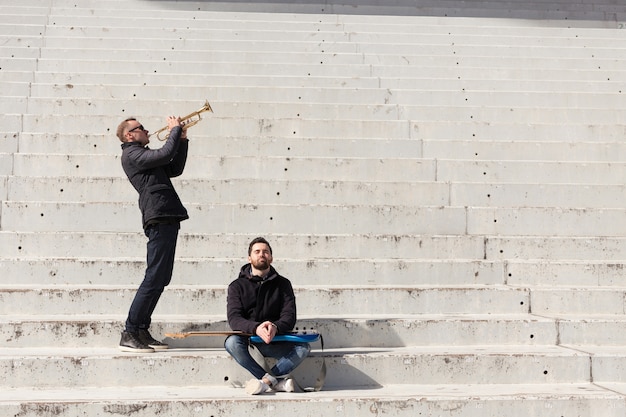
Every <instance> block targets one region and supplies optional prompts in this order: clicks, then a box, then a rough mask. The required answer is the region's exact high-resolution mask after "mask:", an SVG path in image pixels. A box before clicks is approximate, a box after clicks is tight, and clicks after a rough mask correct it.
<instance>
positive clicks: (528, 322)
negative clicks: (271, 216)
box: [0, 313, 626, 349]
mask: <svg viewBox="0 0 626 417" xmlns="http://www.w3.org/2000/svg"><path fill="white" fill-rule="evenodd" d="M125 319H126V317H124V316H123V315H121V314H118V315H111V314H101V315H84V316H81V317H76V316H75V315H56V316H52V315H50V316H38V317H37V318H33V317H29V316H26V315H22V316H20V315H8V316H2V317H0V334H1V335H2V344H1V346H2V347H6V348H18V347H22V348H29V347H42V348H43V347H46V346H56V347H67V348H71V347H73V346H75V347H92V348H97V347H105V346H111V347H114V346H115V343H116V342H117V341H118V340H119V337H120V332H121V330H122V328H123V322H124V320H125ZM154 319H155V320H154V323H153V326H152V329H151V332H152V333H153V335H154V336H155V337H158V338H160V339H164V340H166V342H167V343H168V345H169V346H170V348H179V349H186V348H194V349H196V348H216V349H219V348H222V347H223V342H224V337H217V336H216V337H187V338H171V337H165V334H170V333H181V332H187V331H210V330H220V331H221V330H226V329H228V325H227V323H226V322H225V313H224V314H221V315H215V316H208V315H190V314H184V315H178V316H172V315H162V314H160V315H159V314H158V315H155V317H154ZM625 321H626V319H624V318H621V319H620V318H618V317H615V316H611V317H608V316H607V317H597V318H596V317H593V319H590V318H587V319H581V318H573V319H569V318H567V317H566V316H559V318H558V319H557V318H547V317H539V316H536V315H529V314H458V315H438V314H416V315H391V316H385V315H382V316H381V315H375V316H371V315H362V316H358V315H354V316H345V317H342V316H331V317H325V316H324V315H314V316H307V315H302V316H301V317H300V319H299V320H298V323H297V325H296V328H297V329H298V330H307V329H315V330H317V331H318V332H320V333H321V334H322V336H323V338H324V346H325V348H359V347H380V348H384V347H392V348H394V347H406V346H447V345H458V346H482V345H552V344H556V343H557V341H558V340H559V339H560V338H562V341H561V343H569V344H573V345H574V344H580V342H586V341H587V340H588V339H590V338H591V337H592V336H595V335H599V334H600V333H601V332H606V331H607V330H612V331H613V333H612V334H611V335H610V336H609V335H608V334H605V336H603V337H602V338H601V339H600V340H608V339H609V338H610V342H611V344H613V345H616V344H618V343H620V342H621V341H622V339H623V334H624V333H623V332H621V329H623V327H624V326H625V325H626V323H625ZM580 329H584V336H583V334H580V333H578V332H576V331H577V330H580ZM316 346H318V347H319V346H320V345H319V344H316Z"/></svg>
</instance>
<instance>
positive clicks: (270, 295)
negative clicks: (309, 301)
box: [226, 264, 296, 334]
mask: <svg viewBox="0 0 626 417" xmlns="http://www.w3.org/2000/svg"><path fill="white" fill-rule="evenodd" d="M250 271H251V265H250V264H246V265H244V266H242V267H241V270H240V271H239V277H238V278H237V279H236V280H234V281H233V282H231V283H230V285H229V286H228V297H227V301H226V303H227V307H226V314H227V317H228V324H229V325H230V327H231V329H233V330H239V331H242V332H245V333H250V334H255V331H256V328H257V327H258V326H259V324H261V323H263V322H264V321H266V320H269V321H271V322H272V323H274V324H275V325H276V326H277V327H278V333H286V332H289V331H291V330H292V329H293V327H294V326H295V325H296V297H295V295H294V292H293V287H292V286H291V282H290V281H289V280H288V279H287V278H285V277H283V276H281V275H279V274H278V272H276V270H275V269H274V268H273V267H270V272H269V273H268V275H267V278H266V279H265V280H261V279H260V278H259V277H251V275H250V274H251V272H250Z"/></svg>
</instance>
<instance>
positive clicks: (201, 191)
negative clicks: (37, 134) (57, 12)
mask: <svg viewBox="0 0 626 417" xmlns="http://www.w3.org/2000/svg"><path fill="white" fill-rule="evenodd" d="M174 183H175V185H176V189H177V190H178V191H179V194H180V195H181V196H183V197H185V198H186V196H190V195H193V196H197V197H195V198H194V200H195V201H196V203H199V204H236V203H240V202H241V201H255V202H257V203H259V204H276V203H278V202H280V203H283V204H305V203H306V204H348V205H353V204H370V205H372V204H373V205H400V206H410V205H425V206H438V205H445V204H450V205H452V206H472V207H520V206H522V207H523V206H526V207H581V208H583V207H586V208H595V209H603V208H607V209H608V208H612V209H618V208H622V207H623V205H624V199H623V195H624V188H625V186H624V185H616V184H613V185H604V184H513V183H507V184H502V183H493V184H489V183H487V184H485V183H464V182H455V183H452V184H446V183H442V182H427V181H424V182H408V181H407V182H399V181H398V182H371V183H369V182H368V183H361V182H358V181H319V180H317V181H316V180H300V181H293V180H269V179H268V180H262V179H261V180H254V179H232V180H227V179H225V180H212V179H194V178H190V179H184V180H175V181H174ZM94 189H97V190H99V192H100V193H102V194H104V195H107V196H108V198H109V200H110V201H117V202H122V201H123V202H136V201H137V193H136V191H135V190H134V189H133V188H132V187H130V186H129V184H128V181H127V180H126V179H125V178H119V177H118V178H115V177H16V176H7V177H0V193H1V195H4V196H6V199H7V200H9V201H21V202H26V201H32V199H33V198H36V199H37V200H38V201H59V202H61V201H65V202H79V201H85V200H86V199H87V198H88V197H90V196H92V195H93V193H94ZM207 190H210V192H206V191H207ZM416 196H419V198H417V197H416Z"/></svg>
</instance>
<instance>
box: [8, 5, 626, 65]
mask: <svg viewBox="0 0 626 417" xmlns="http://www.w3.org/2000/svg"><path fill="white" fill-rule="evenodd" d="M81 19H87V17H81ZM99 20H103V19H101V18H99ZM114 20H119V17H116V18H114ZM148 22H149V20H146V21H145V23H148ZM101 24H106V22H101ZM296 25H297V26H298V27H299V28H300V31H289V28H285V31H286V32H289V33H290V34H291V33H293V34H294V35H295V36H294V37H295V38H296V39H294V40H290V41H288V42H285V41H284V40H283V41H279V42H275V41H273V40H271V39H265V38H266V37H269V38H272V37H273V36H272V32H268V31H261V30H254V29H249V28H246V29H243V30H241V31H237V33H236V34H234V33H233V29H232V28H230V29H228V30H225V31H223V32H216V31H215V30H214V29H212V30H211V31H210V33H207V35H208V36H210V37H211V38H210V40H208V39H202V38H199V39H198V38H197V37H199V36H200V35H199V34H196V39H195V40H194V39H191V40H188V41H187V42H184V43H183V42H181V41H180V39H179V40H177V41H176V42H170V41H168V39H161V40H159V39H151V40H150V41H149V42H146V41H145V40H144V45H141V44H139V45H136V44H134V43H133V44H132V45H128V46H127V47H122V48H120V44H119V41H120V40H121V39H117V42H118V43H117V45H115V44H114V43H113V41H115V39H106V42H105V40H104V39H103V38H100V41H93V42H89V48H88V49H86V48H85V47H81V45H80V43H79V44H78V45H74V44H72V47H68V42H67V41H66V42H65V43H64V44H63V43H60V42H58V43H57V46H55V45H51V44H49V43H46V45H45V47H42V48H40V49H39V48H32V47H27V46H21V45H18V46H7V48H6V49H4V50H3V51H2V52H0V56H7V57H8V56H21V57H29V58H33V57H38V56H41V58H44V59H60V58H62V57H64V56H65V57H68V58H69V59H77V58H80V59H82V60H89V59H97V58H99V57H101V56H102V55H103V54H107V55H109V56H110V58H111V59H112V60H122V59H123V58H122V57H123V56H124V55H127V54H132V55H134V56H135V57H136V59H137V60H140V61H157V60H166V61H184V60H187V59H188V58H189V55H190V54H197V55H200V56H201V57H202V59H203V60H205V61H211V62H230V61H238V60H240V59H241V58H242V55H245V57H246V61H247V62H250V61H254V62H259V63H262V62H289V59H288V58H293V60H295V61H298V62H300V63H308V64H319V63H324V64H327V65H336V64H340V65H345V64H352V65H362V64H364V63H372V61H369V59H368V57H369V56H376V57H378V58H379V62H384V63H385V65H398V64H399V63H400V58H401V57H405V58H406V59H407V61H412V60H413V59H415V58H417V57H418V56H430V57H440V58H443V57H451V56H454V57H456V58H457V59H459V60H466V59H474V58H476V57H484V58H485V59H490V60H493V61H496V62H499V61H501V60H503V59H514V60H517V59H522V58H523V59H528V60H536V59H541V60H542V61H546V60H547V61H550V60H552V59H553V57H554V56H565V57H567V58H566V59H567V60H568V63H574V66H575V67H578V66H579V65H581V64H582V63H577V62H576V60H591V61H592V62H595V63H597V64H598V65H599V66H602V67H604V66H607V68H616V67H613V66H612V65H611V60H615V59H621V60H623V59H624V58H626V55H624V54H623V52H622V51H623V49H622V44H621V43H620V42H619V40H618V39H619V38H617V37H616V38H615V39H614V41H613V42H610V41H608V42H607V43H608V44H605V45H603V46H602V47H600V46H596V47H592V46H587V47H584V45H581V46H569V47H568V46H567V45H558V44H557V45H554V46H546V45H542V46H538V45H536V44H534V45H528V46H523V45H511V44H510V43H508V44H504V45H503V44H502V43H500V44H497V45H493V44H491V43H487V44H484V43H479V44H469V45H468V44H467V43H468V41H467V40H464V41H462V40H460V39H451V37H450V36H448V37H446V38H445V39H443V38H440V41H439V42H437V40H436V39H432V38H430V37H429V38H427V39H424V40H417V41H415V40H413V41H409V42H407V43H402V44H394V43H393V41H392V38H393V37H395V36H397V33H391V34H380V33H371V32H370V33H363V32H361V33H359V34H357V35H351V36H350V37H348V36H347V34H346V33H345V32H343V31H340V32H337V34H336V35H333V32H331V31H328V30H327V29H326V28H325V27H324V26H323V25H318V24H316V25H314V26H313V27H311V28H310V29H308V28H306V27H305V25H304V24H302V23H296ZM333 27H336V26H334V25H333ZM307 29H308V30H309V31H308V33H307ZM128 31H129V32H130V31H131V30H128ZM319 31H324V33H325V36H327V37H328V38H331V39H326V40H327V41H330V42H332V44H329V46H328V47H326V46H325V44H320V42H315V41H314V38H313V37H314V36H315V35H316V34H317V33H319ZM118 35H120V34H118ZM240 36H243V38H246V37H250V38H252V39H257V40H256V42H255V41H252V42H246V41H245V39H241V38H240ZM302 36H305V37H309V38H312V39H311V40H310V41H308V42H307V41H304V42H303V41H302V40H299V39H298V38H300V37H302ZM355 37H356V38H358V39H354V38H355ZM333 38H337V39H333ZM361 38H364V39H361ZM58 39H62V38H58ZM259 39H261V40H259ZM283 39H284V37H283ZM480 39H481V40H482V39H484V37H481V38H480ZM355 40H356V41H357V42H358V45H363V46H360V47H357V43H354V41H355ZM349 41H350V42H349ZM222 42H224V43H222ZM564 43H565V42H564ZM231 44H233V47H229V46H230V45H231ZM216 45H219V46H216ZM416 46H419V52H416ZM563 48H566V50H565V51H564V50H563ZM81 51H82V53H81ZM39 54H40V55H39ZM582 68H588V67H586V66H584V67H582Z"/></svg>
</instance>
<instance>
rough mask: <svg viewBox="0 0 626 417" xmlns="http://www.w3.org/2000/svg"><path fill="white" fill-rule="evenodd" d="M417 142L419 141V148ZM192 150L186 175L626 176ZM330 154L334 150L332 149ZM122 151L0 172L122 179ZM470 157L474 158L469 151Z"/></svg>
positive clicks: (36, 157) (581, 180)
mask: <svg viewBox="0 0 626 417" xmlns="http://www.w3.org/2000/svg"><path fill="white" fill-rule="evenodd" d="M418 145H419V142H417V143H416V145H415V146H416V147H417V146H418ZM158 146H159V145H158V144H157V147H158ZM190 153H191V155H189V157H188V159H187V164H186V166H185V173H184V176H181V179H184V178H193V179H209V178H210V179H214V180H229V179H255V178H268V179H269V178H272V179H275V180H283V181H286V180H290V181H304V180H310V179H317V180H320V181H363V182H373V183H375V182H382V181H387V182H433V181H438V182H444V183H447V182H453V183H456V182H475V183H515V184H520V183H522V184H525V183H529V184H540V183H544V182H548V183H551V184H585V185H593V184H596V185H619V184H623V181H622V179H623V178H626V162H623V161H614V162H602V161H600V162H598V161H589V162H585V163H582V164H581V163H579V162H577V161H574V162H568V161H541V160H540V161H533V160H495V161H494V160H490V159H475V160H471V159H466V160H459V159H438V158H437V156H436V155H435V156H434V157H432V158H411V157H402V156H397V157H393V158H392V157H389V158H376V157H361V158H359V157H356V158H353V157H350V156H346V155H342V156H338V157H333V156H330V157H323V156H319V157H301V156H297V155H293V156H291V155H288V154H287V155H285V156H265V157H264V158H263V159H260V158H258V157H255V156H202V155H195V154H194V153H193V152H192V151H190ZM285 153H287V152H285ZM328 153H329V154H330V153H332V151H331V150H330V149H329V151H328ZM475 153H476V152H475ZM5 155H6V154H5ZM120 155H121V152H120V153H119V154H117V155H107V154H86V155H80V154H69V155H66V154H65V155H64V154H45V153H41V154H21V153H19V154H14V155H9V158H7V159H9V160H10V159H12V160H13V161H12V162H13V164H12V165H13V167H12V168H13V169H12V172H2V173H0V174H3V175H10V174H13V175H16V176H35V177H45V176H53V177H57V176H61V177H66V176H78V177H91V176H93V177H113V178H120V177H123V175H124V171H123V170H122V168H121V163H120ZM442 156H444V155H442ZM11 157H12V158H11ZM467 157H471V155H469V152H467ZM5 158H6V156H5ZM477 158H481V156H480V155H478V156H477ZM10 166H11V165H8V167H10ZM8 167H7V168H8ZM546 179H547V181H546Z"/></svg>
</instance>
